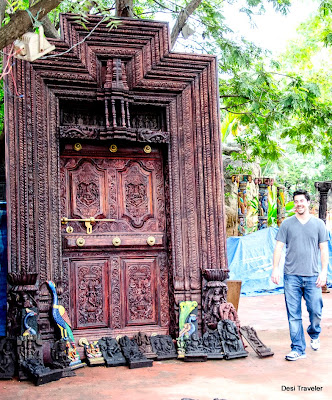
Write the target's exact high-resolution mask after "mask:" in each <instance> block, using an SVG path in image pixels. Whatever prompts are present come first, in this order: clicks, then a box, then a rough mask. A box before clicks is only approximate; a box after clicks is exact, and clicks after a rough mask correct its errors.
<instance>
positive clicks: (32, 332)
mask: <svg viewBox="0 0 332 400" xmlns="http://www.w3.org/2000/svg"><path fill="white" fill-rule="evenodd" d="M25 312H26V315H25V317H24V320H23V325H24V328H25V331H24V332H23V336H29V335H37V332H36V330H35V329H33V328H32V327H31V326H30V325H29V323H28V319H29V318H31V317H34V316H35V315H37V313H36V312H35V311H33V310H30V308H26V309H25Z"/></svg>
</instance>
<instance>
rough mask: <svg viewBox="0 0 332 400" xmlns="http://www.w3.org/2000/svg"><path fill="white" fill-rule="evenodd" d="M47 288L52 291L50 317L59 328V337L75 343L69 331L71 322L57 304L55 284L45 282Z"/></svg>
mask: <svg viewBox="0 0 332 400" xmlns="http://www.w3.org/2000/svg"><path fill="white" fill-rule="evenodd" d="M47 284H48V286H49V288H50V289H51V291H52V295H53V306H52V315H53V318H54V321H55V322H56V324H57V325H58V327H59V328H60V334H61V337H62V338H63V339H65V340H70V341H71V342H73V343H74V342H75V339H74V335H73V332H72V330H71V322H70V319H69V316H68V314H67V311H66V310H65V308H64V307H63V306H61V305H60V304H58V295H57V293H56V288H55V283H54V282H52V281H47Z"/></svg>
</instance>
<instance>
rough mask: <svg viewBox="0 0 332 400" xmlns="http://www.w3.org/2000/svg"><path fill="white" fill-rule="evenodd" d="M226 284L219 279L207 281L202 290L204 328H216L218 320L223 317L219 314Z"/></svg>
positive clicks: (225, 296) (225, 297)
mask: <svg viewBox="0 0 332 400" xmlns="http://www.w3.org/2000/svg"><path fill="white" fill-rule="evenodd" d="M226 299H227V285H226V284H225V283H223V282H220V281H209V282H207V283H206V285H205V287H204V292H203V313H204V314H203V315H204V330H205V331H206V330H207V329H212V330H213V329H216V328H217V324H218V322H219V321H220V320H221V319H223V318H222V316H221V314H220V308H221V306H222V305H223V304H224V303H226V301H227V300H226Z"/></svg>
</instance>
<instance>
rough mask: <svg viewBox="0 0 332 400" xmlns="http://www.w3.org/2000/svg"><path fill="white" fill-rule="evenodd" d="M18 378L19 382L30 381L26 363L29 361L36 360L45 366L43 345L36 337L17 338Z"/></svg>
mask: <svg viewBox="0 0 332 400" xmlns="http://www.w3.org/2000/svg"><path fill="white" fill-rule="evenodd" d="M17 356H18V377H19V380H26V379H28V375H27V372H26V370H25V368H24V363H25V361H27V360H36V361H37V362H38V363H40V364H43V343H42V340H41V338H40V337H38V336H36V335H27V336H19V337H18V338H17Z"/></svg>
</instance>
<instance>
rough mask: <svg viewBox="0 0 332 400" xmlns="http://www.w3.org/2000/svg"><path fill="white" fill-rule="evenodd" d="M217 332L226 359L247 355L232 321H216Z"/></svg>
mask: <svg viewBox="0 0 332 400" xmlns="http://www.w3.org/2000/svg"><path fill="white" fill-rule="evenodd" d="M218 332H219V335H220V338H221V343H222V345H223V348H224V352H225V358H226V360H230V359H232V358H239V357H247V356H248V352H247V351H246V350H244V347H243V343H242V340H241V338H240V335H239V334H238V332H237V329H236V326H235V324H234V322H233V321H231V320H229V319H226V320H224V321H219V322H218Z"/></svg>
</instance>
